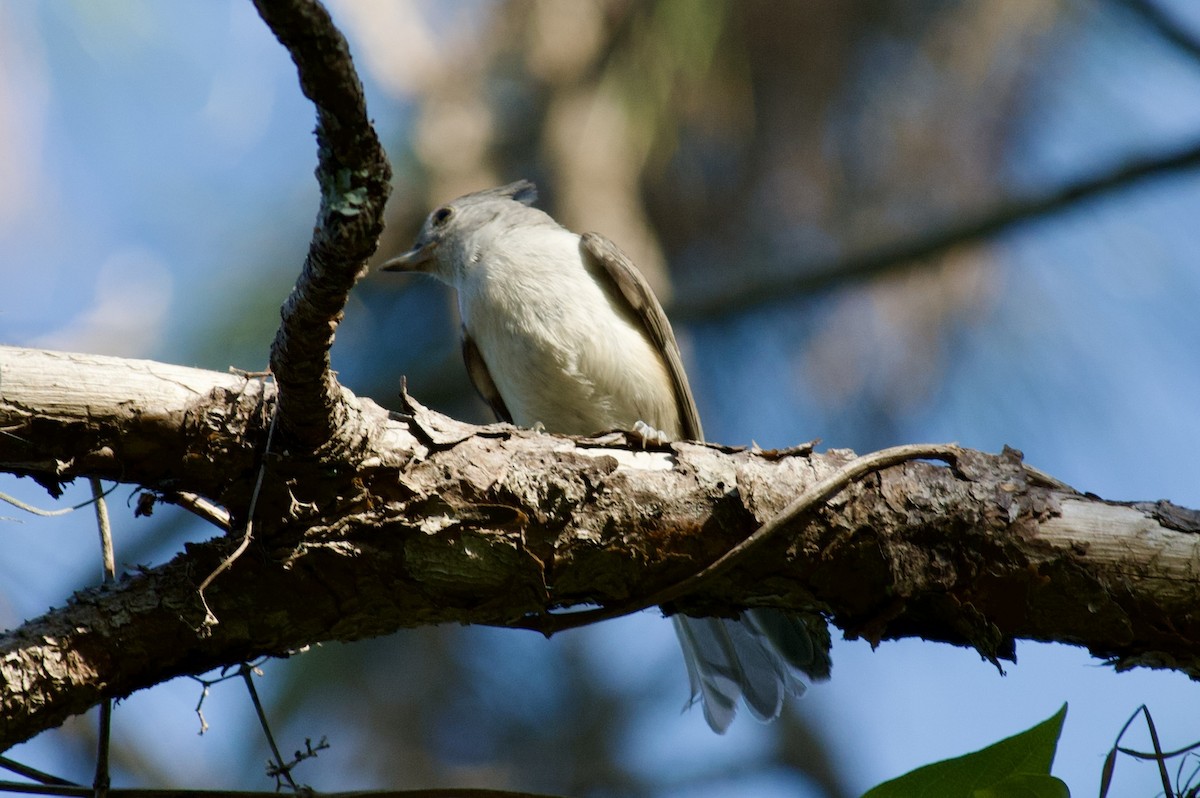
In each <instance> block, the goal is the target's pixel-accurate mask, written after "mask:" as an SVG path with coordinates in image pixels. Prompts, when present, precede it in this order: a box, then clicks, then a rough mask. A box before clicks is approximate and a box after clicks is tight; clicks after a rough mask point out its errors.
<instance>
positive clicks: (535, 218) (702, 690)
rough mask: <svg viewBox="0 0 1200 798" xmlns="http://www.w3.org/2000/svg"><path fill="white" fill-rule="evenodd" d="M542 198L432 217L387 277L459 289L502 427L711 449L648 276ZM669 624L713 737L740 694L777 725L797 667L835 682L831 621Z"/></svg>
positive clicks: (484, 383) (471, 353)
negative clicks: (644, 433)
mask: <svg viewBox="0 0 1200 798" xmlns="http://www.w3.org/2000/svg"><path fill="white" fill-rule="evenodd" d="M536 197H537V190H536V188H535V187H534V185H533V184H532V183H530V182H529V181H526V180H521V181H518V182H516V183H511V184H509V185H506V186H501V187H499V188H493V189H488V190H486V191H479V192H476V193H473V194H467V195H465V196H462V197H459V198H458V199H456V200H454V201H452V202H449V203H447V204H446V205H443V206H441V207H439V208H437V209H436V210H434V211H433V212H432V213H431V214H429V217H428V218H427V219H426V220H425V224H424V225H423V226H422V228H421V232H420V234H419V235H418V236H417V240H416V243H415V244H414V245H413V248H412V249H411V250H409V251H408V252H406V253H404V254H403V255H400V256H399V257H396V258H393V259H392V260H389V261H388V262H387V263H385V264H384V265H383V269H384V270H387V271H408V272H422V273H426V274H430V275H433V276H434V277H436V278H438V279H439V280H441V281H443V282H445V283H447V284H449V285H451V286H453V287H454V288H455V290H456V292H457V295H458V307H459V313H460V315H461V317H462V325H463V357H464V359H465V360H466V364H467V371H468V372H469V374H470V376H471V380H472V382H474V384H475V387H476V388H477V389H478V390H479V393H480V394H481V395H482V396H483V398H484V399H485V400H486V401H487V403H488V404H489V405H491V407H492V410H493V411H494V412H495V413H496V415H497V416H498V417H499V418H500V419H502V420H504V421H509V422H511V423H514V424H516V425H518V426H522V427H535V426H538V425H541V427H543V428H544V429H545V430H547V431H548V432H554V433H561V434H564V435H590V434H594V433H597V432H601V431H607V430H613V429H625V430H633V429H635V428H637V429H642V430H644V429H645V427H646V426H649V427H650V428H652V429H653V431H656V432H658V433H659V434H661V435H662V436H665V437H666V438H667V439H676V440H679V439H686V440H702V439H703V437H704V433H703V431H702V429H701V426H700V417H699V414H698V413H697V411H696V403H695V401H694V400H693V398H692V391H691V388H690V387H689V385H688V381H687V375H686V374H685V373H684V370H683V359H682V357H681V355H680V353H679V346H678V344H677V343H676V341H675V334H674V333H673V332H672V330H671V325H670V322H668V321H667V317H666V314H665V313H664V312H663V309H662V306H661V305H659V303H658V300H657V299H656V298H655V296H654V293H653V292H652V291H651V290H650V286H649V285H648V284H647V283H646V280H645V278H644V277H643V276H642V275H641V273H640V272H638V270H637V268H636V267H634V265H633V264H632V263H631V262H630V261H629V259H628V258H626V257H625V255H624V254H623V253H622V252H621V251H620V250H619V249H618V248H617V247H616V245H614V244H613V243H612V242H611V241H609V240H608V239H606V238H604V237H603V236H600V235H597V234H596V233H585V234H584V235H582V236H580V235H577V234H575V233H573V232H571V231H570V230H567V229H566V228H564V227H562V226H561V225H559V224H558V223H557V222H555V221H554V219H552V218H551V217H550V216H549V215H548V214H546V213H544V212H542V211H540V210H538V209H536V208H533V207H531V204H532V203H533V201H534V200H535V199H536ZM652 434H653V433H652ZM672 621H673V622H674V624H675V631H676V633H677V634H678V636H679V642H680V646H681V647H682V648H683V654H684V661H685V663H686V664H687V671H688V678H689V680H690V682H691V691H692V694H691V702H690V703H694V702H695V701H696V700H697V699H698V700H700V702H701V703H702V705H703V710H704V717H705V719H706V720H707V721H708V724H709V726H711V727H712V728H713V730H714V731H716V732H718V733H721V732H724V731H725V730H726V729H727V728H728V727H729V724H730V723H731V722H732V721H733V717H734V714H735V712H736V709H737V701H738V698H739V697H742V696H744V698H745V701H746V705H747V706H748V707H749V708H750V711H751V712H752V713H753V714H754V716H755V717H757V718H759V719H760V720H764V721H766V720H772V719H774V718H776V717H778V716H779V713H780V711H781V710H782V707H783V700H784V694H785V693H788V692H790V693H792V694H794V695H797V696H798V695H800V694H802V693H803V692H804V690H805V685H804V683H803V682H802V681H800V679H799V678H798V675H797V671H803V672H804V673H806V674H807V675H809V676H810V677H811V678H816V679H821V678H827V677H828V675H829V669H830V662H829V656H828V633H827V632H826V631H825V630H824V626H823V625H812V626H811V627H810V625H809V624H806V623H805V622H804V621H802V620H801V619H800V618H798V617H793V616H789V615H787V614H785V613H782V612H778V611H775V610H748V611H745V612H743V613H742V614H741V617H740V618H739V619H738V620H733V619H725V618H692V617H687V616H680V615H675V616H672ZM810 632H811V634H810ZM814 637H816V638H817V640H815V641H814V639H813V638H814Z"/></svg>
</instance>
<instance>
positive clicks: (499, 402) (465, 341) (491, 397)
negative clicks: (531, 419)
mask: <svg viewBox="0 0 1200 798" xmlns="http://www.w3.org/2000/svg"><path fill="white" fill-rule="evenodd" d="M462 352H463V360H464V361H465V362H466V364H467V374H468V375H469V376H470V377H471V382H472V383H474V384H475V390H477V391H479V395H480V396H482V397H483V401H485V402H487V403H488V406H489V407H491V408H492V412H493V413H495V414H496V418H498V419H500V420H501V421H507V422H508V423H509V424H511V423H512V413H510V412H508V408H507V407H506V406H505V405H504V399H503V398H502V397H501V396H500V391H499V389H497V388H496V383H495V382H493V381H492V374H491V372H490V371H488V367H487V363H485V362H483V355H482V354H480V352H479V347H478V346H476V345H475V341H474V340H473V339H472V338H471V334H470V333H468V332H467V328H466V327H464V328H463V331H462Z"/></svg>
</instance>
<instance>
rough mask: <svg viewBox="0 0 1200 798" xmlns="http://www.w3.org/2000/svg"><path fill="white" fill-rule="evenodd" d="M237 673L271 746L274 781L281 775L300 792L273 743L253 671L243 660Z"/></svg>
mask: <svg viewBox="0 0 1200 798" xmlns="http://www.w3.org/2000/svg"><path fill="white" fill-rule="evenodd" d="M238 673H239V674H241V677H242V680H243V681H245V683H246V690H247V691H249V693H250V701H251V703H253V704H254V712H255V714H257V715H258V723H259V725H260V726H262V730H263V735H264V736H265V737H266V738H267V745H269V746H271V755H272V756H274V757H275V762H274V765H275V767H274V768H272V772H273V773H274V775H275V779H276V782H278V780H279V777H280V776H282V777H283V780H284V781H286V782H287V784H288V786H289V787H291V788H292V792H300V787H299V786H298V785H297V784H296V782H295V780H294V779H293V778H292V771H291V768H289V767H287V766H285V765H284V763H283V755H282V754H280V753H279V746H278V745H276V744H275V735H273V734H271V724H269V723H267V713H266V712H265V711H263V705H262V701H260V700H259V698H258V690H256V689H254V678H253V676H254V671H253V670H252V669H251V667H250V666H249V665H247V664H246V663H244V662H243V663H242V666H241V668H239V669H238ZM276 786H278V785H276Z"/></svg>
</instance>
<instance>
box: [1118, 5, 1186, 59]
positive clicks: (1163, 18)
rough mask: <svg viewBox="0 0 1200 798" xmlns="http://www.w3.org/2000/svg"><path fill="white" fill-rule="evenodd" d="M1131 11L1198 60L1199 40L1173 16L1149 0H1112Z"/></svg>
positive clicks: (1176, 46)
mask: <svg viewBox="0 0 1200 798" xmlns="http://www.w3.org/2000/svg"><path fill="white" fill-rule="evenodd" d="M1113 2H1114V3H1116V4H1117V5H1119V6H1122V7H1124V8H1125V9H1127V10H1129V11H1131V12H1132V13H1133V14H1134V15H1135V16H1137V17H1138V18H1139V19H1140V20H1141V21H1142V22H1143V23H1145V24H1146V25H1147V27H1149V28H1150V29H1151V30H1153V31H1154V32H1155V33H1156V34H1158V36H1159V37H1161V38H1162V39H1163V40H1164V41H1166V42H1167V43H1168V44H1170V45H1172V46H1173V47H1175V49H1177V50H1179V51H1180V52H1182V53H1183V54H1184V55H1186V56H1187V57H1189V58H1191V59H1193V60H1194V61H1197V62H1200V40H1198V39H1197V38H1196V35H1195V34H1194V33H1193V32H1192V31H1190V30H1188V29H1187V28H1185V27H1184V26H1183V25H1181V24H1180V23H1179V21H1178V20H1176V19H1175V18H1174V17H1172V16H1171V15H1169V14H1168V13H1167V12H1166V11H1163V9H1162V8H1161V7H1160V6H1159V5H1158V3H1154V2H1151V0H1113Z"/></svg>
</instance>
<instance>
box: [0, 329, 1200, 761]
mask: <svg viewBox="0 0 1200 798" xmlns="http://www.w3.org/2000/svg"><path fill="white" fill-rule="evenodd" d="M55 386H69V388H62V387H59V388H56V387H55ZM339 396H340V397H341V401H342V403H343V406H344V409H345V416H346V418H348V419H350V420H351V424H350V427H349V429H350V430H351V431H350V432H349V433H348V435H347V439H346V440H347V441H350V440H353V441H357V443H356V444H355V445H353V446H350V445H346V446H341V445H335V446H332V447H329V449H328V452H329V453H327V454H324V455H322V456H316V455H311V454H306V453H305V452H303V451H300V452H289V451H286V450H278V451H276V452H273V453H272V454H271V456H269V457H267V458H266V460H265V461H266V469H267V470H266V478H265V481H264V488H263V495H262V498H261V499H260V502H259V505H258V511H257V512H256V515H255V519H254V522H255V530H256V531H255V536H256V537H255V543H254V545H253V546H252V547H251V549H250V550H249V551H248V552H247V553H246V554H245V555H244V556H243V557H242V558H241V559H239V560H238V561H237V562H236V563H235V564H234V565H233V567H232V568H231V569H230V570H229V571H228V572H227V573H224V574H222V575H221V576H220V577H219V578H218V579H217V580H216V581H215V582H214V584H213V585H212V586H211V587H210V588H209V590H208V591H207V592H206V597H207V599H208V602H209V604H210V605H211V607H212V609H213V612H214V613H215V614H216V616H217V618H218V621H219V623H218V624H217V625H216V626H215V627H212V628H209V629H205V628H204V627H203V624H202V621H203V618H204V613H203V608H202V606H201V604H200V601H199V598H198V595H197V592H196V586H197V584H198V583H199V581H200V580H202V579H203V578H204V577H205V576H206V575H207V574H208V573H210V572H211V571H212V569H213V568H215V567H216V565H217V564H218V563H219V562H220V561H221V559H222V558H223V557H224V556H225V555H226V554H227V553H228V552H229V551H230V550H231V549H232V548H233V546H234V545H236V542H237V540H239V539H240V533H239V530H238V528H237V527H236V526H235V530H234V532H233V533H231V535H230V536H228V537H225V536H218V537H215V538H214V539H212V540H210V541H208V542H206V543H203V544H199V545H192V546H189V547H188V548H187V549H186V550H185V551H183V552H181V553H180V554H179V555H177V556H176V557H175V559H173V560H172V561H171V562H169V563H167V564H165V565H162V566H160V567H157V568H153V569H147V570H144V571H140V572H138V573H134V574H127V575H125V577H124V578H123V579H122V580H121V581H119V582H118V583H117V584H115V585H113V586H108V587H101V588H95V589H91V590H86V591H81V592H79V593H77V594H76V595H75V596H74V597H73V598H72V599H71V600H70V601H69V602H67V603H66V604H65V605H64V606H62V607H60V608H58V609H55V610H53V611H51V612H49V613H47V614H46V615H44V616H42V617H40V618H36V619H33V620H30V621H28V622H27V623H26V624H25V625H24V626H22V627H21V628H19V629H16V630H13V631H10V632H8V633H7V634H5V635H4V636H3V637H2V638H0V680H2V683H3V684H4V685H5V688H4V690H3V693H2V695H0V703H2V706H0V749H2V748H6V747H8V746H10V745H12V744H15V743H17V742H20V741H22V740H25V739H28V738H29V737H30V736H32V735H34V734H36V733H37V732H39V731H41V730H43V729H46V728H49V727H52V726H55V725H57V724H59V723H61V722H62V721H63V720H64V719H65V718H66V717H68V716H69V715H71V714H73V713H78V712H81V711H83V710H85V709H87V708H88V707H89V706H92V705H93V704H95V703H96V702H97V701H99V700H101V699H102V698H105V697H117V696H124V695H128V694H129V693H130V692H132V691H134V690H137V689H140V688H143V687H146V686H149V685H152V684H156V683H158V682H161V681H164V680H166V679H169V678H171V677H173V676H176V675H179V674H184V673H193V674H195V673H202V672H204V671H206V670H209V669H211V668H214V667H217V666H221V665H228V664H233V663H237V662H240V661H242V660H245V659H249V658H252V657H255V656H259V655H262V654H274V655H285V654H287V653H288V652H289V651H294V650H296V649H299V648H302V647H303V646H306V645H309V644H312V643H316V642H320V641H326V640H353V639H358V638H362V637H369V636H374V635H381V634H387V633H390V632H392V631H394V630H396V629H399V628H404V627H412V626H418V625H423V624H431V623H446V622H455V623H476V624H490V625H496V626H512V625H520V624H521V623H523V622H527V621H528V620H529V619H530V618H531V617H534V616H536V615H538V614H541V613H546V612H552V611H554V610H556V609H560V608H565V607H570V606H574V605H578V604H584V603H588V604H600V605H605V604H612V603H616V602H621V601H626V600H629V599H630V598H636V597H639V596H646V595H650V594H652V593H653V592H655V591H656V590H658V589H660V588H662V587H665V586H668V585H671V584H674V583H675V582H678V581H679V580H681V579H683V578H684V577H686V576H688V575H690V574H692V573H695V572H697V571H699V570H700V569H701V568H703V567H704V566H705V565H707V564H708V563H710V562H712V561H714V560H715V559H716V558H717V557H719V556H720V555H721V554H722V553H723V552H725V551H726V550H728V549H729V548H730V547H732V546H733V545H735V544H736V543H737V542H739V541H740V540H742V539H743V538H745V537H746V536H747V535H749V534H750V533H752V532H753V531H754V530H755V529H756V528H757V527H758V526H759V525H760V524H761V523H762V522H764V521H766V520H767V519H769V518H770V517H772V516H773V515H774V514H776V513H777V512H778V511H779V510H780V509H782V508H783V507H784V506H785V505H786V504H787V503H788V501H789V500H790V499H791V498H792V497H794V496H795V495H797V494H798V493H799V492H800V491H801V490H803V489H804V487H805V486H807V485H809V484H811V483H812V482H813V481H814V480H816V479H819V478H821V477H823V476H825V475H827V474H828V473H830V472H831V471H833V470H834V469H836V468H837V467H839V466H840V465H842V464H844V463H845V462H847V461H848V460H849V459H851V458H852V457H853V456H854V455H853V453H852V452H848V451H829V452H825V453H820V454H816V453H812V452H810V450H809V449H808V448H807V447H800V448H798V449H796V450H793V451H790V452H764V451H750V450H738V449H730V448H727V447H720V446H716V445H704V444H693V443H676V444H671V445H670V446H668V447H664V448H661V449H655V450H649V451H642V450H639V449H637V448H636V447H632V448H631V447H628V446H625V445H624V442H623V441H620V442H618V443H613V442H606V441H602V440H598V439H570V438H562V437H557V436H552V435H544V434H537V433H533V432H529V431H522V430H516V429H513V428H512V427H508V426H504V425H497V426H490V427H473V426H470V425H466V424H461V423H459V422H456V421H454V420H452V419H448V418H445V417H444V416H440V415H438V414H435V413H432V412H431V411H428V410H426V409H424V408H422V407H421V406H420V405H418V404H416V403H415V402H413V401H411V400H407V407H406V413H404V414H397V413H389V412H387V411H386V410H384V409H383V408H381V407H379V406H378V405H376V404H375V403H374V402H371V401H370V400H367V399H362V398H359V397H355V396H354V395H353V394H351V393H350V392H348V391H346V390H345V389H339ZM273 401H274V388H273V386H271V385H270V383H266V382H264V381H263V380H261V379H257V378H252V377H246V376H239V375H228V374H219V373H214V372H205V371H199V370H195V369H181V368H179V367H176V366H167V365H163V364H155V363H149V362H147V361H130V360H121V359H117V358H104V357H97V356H87V355H66V354H62V353H49V352H39V351H34V350H20V349H13V348H5V347H0V428H2V429H4V430H5V431H6V433H7V434H5V435H3V436H0V468H2V469H3V470H5V471H9V472H13V473H25V474H31V475H35V476H38V477H39V478H40V479H42V480H43V481H44V482H46V483H48V484H51V485H57V484H58V483H59V482H61V481H65V480H69V479H72V478H74V477H77V476H92V475H94V476H101V477H104V478H108V479H124V480H126V481H131V482H136V483H138V484H141V485H142V486H144V487H145V488H146V489H148V490H153V491H164V492H167V491H189V492H192V493H196V494H199V495H201V496H204V497H206V498H208V499H211V500H212V501H214V502H217V503H219V504H221V505H223V506H225V507H227V508H228V509H229V510H230V511H231V513H232V515H233V517H234V518H235V519H238V518H241V517H243V516H244V514H245V506H246V505H245V503H246V501H247V497H248V494H249V486H250V484H251V483H252V482H253V477H254V474H255V463H256V462H257V461H258V459H259V451H258V450H259V449H260V448H261V442H262V441H263V440H264V438H265V423H264V419H265V418H267V416H268V408H269V406H270V404H271V403H272V402H273ZM1197 519H1198V515H1197V513H1195V511H1191V510H1187V509H1185V508H1179V507H1175V506H1173V505H1169V504H1167V503H1148V504H1117V503H1111V502H1105V501H1103V500H1100V499H1098V498H1095V497H1091V496H1085V495H1082V494H1078V493H1075V492H1074V491H1071V490H1070V489H1066V488H1064V487H1062V486H1057V485H1055V484H1052V481H1050V480H1047V479H1046V478H1044V476H1042V475H1041V474H1039V473H1037V472H1031V471H1029V470H1027V469H1026V468H1025V467H1024V465H1023V464H1022V462H1021V458H1020V454H1019V453H1018V452H1015V451H1013V450H1007V451H1005V452H1004V453H1002V454H1000V455H989V454H984V453H981V452H974V451H970V450H962V451H961V453H960V455H959V456H958V457H957V458H956V462H955V464H954V465H953V467H945V466H939V465H933V464H930V463H924V462H913V463H908V464H905V465H903V466H900V467H895V468H890V469H887V470H886V471H883V472H879V473H877V474H872V475H870V476H869V477H867V478H865V479H864V480H862V481H860V482H858V483H856V484H854V485H852V486H850V487H848V488H847V489H846V490H844V491H842V492H841V493H839V494H838V495H837V496H835V497H834V498H833V499H832V500H830V501H829V502H827V503H825V504H824V505H822V506H821V507H820V508H818V509H816V510H815V511H814V512H812V513H810V514H809V515H807V516H805V517H802V518H799V519H797V520H796V521H795V522H794V523H792V524H790V525H789V526H788V527H787V528H786V529H785V530H784V531H783V533H782V534H780V535H779V536H777V537H775V538H773V539H770V540H768V541H767V542H766V543H764V544H763V545H762V546H761V547H759V548H757V549H755V550H752V551H751V552H750V553H749V554H748V555H747V557H746V558H745V560H744V561H743V562H741V563H740V564H739V565H738V566H736V567H735V568H733V569H732V570H730V571H729V572H728V573H725V574H722V575H720V576H718V577H717V578H715V579H713V580H712V581H711V582H707V583H705V584H704V585H702V586H701V589H700V590H699V591H698V592H697V593H695V594H693V595H689V596H687V597H686V598H685V599H681V600H679V601H678V602H676V604H675V605H673V606H670V607H667V608H666V609H667V610H668V611H686V612H690V613H694V614H725V615H728V614H732V613H735V612H737V611H738V610H739V609H741V608H745V607H754V606H773V607H782V608H787V609H793V610H800V611H817V612H821V613H823V614H824V615H825V616H826V617H827V618H829V619H830V620H831V621H832V622H833V623H835V624H836V625H837V626H839V627H841V628H842V629H843V630H844V631H845V633H846V634H847V635H849V636H861V637H865V638H867V639H869V640H871V641H872V642H878V641H880V640H884V639H890V638H896V637H904V636H919V637H923V638H925V639H930V640H943V641H947V642H951V643H956V644H960V645H970V646H973V647H975V648H976V649H977V650H979V652H980V653H981V654H982V655H983V656H985V657H987V658H989V659H992V660H996V659H1000V658H1011V656H1012V651H1013V641H1014V640H1015V639H1016V638H1028V639H1034V640H1055V641H1061V642H1067V643H1073V644H1077V645H1082V646H1085V647H1087V648H1088V649H1089V650H1091V651H1092V652H1093V653H1094V654H1095V655H1096V656H1099V657H1102V658H1104V659H1106V660H1111V661H1112V662H1114V663H1115V664H1116V665H1117V667H1119V668H1125V667H1132V666H1135V665H1146V666H1152V667H1170V668H1175V669H1178V670H1181V671H1184V672H1186V673H1188V674H1191V675H1193V676H1195V675H1197V674H1200V647H1198V641H1200V622H1198V619H1197V616H1196V611H1195V608H1196V607H1197V606H1200V602H1198V600H1197V599H1198V598H1200V595H1198V594H1200V586H1198V579H1197V577H1198V573H1200V545H1198V542H1200V538H1197V537H1196V535H1195V532H1196V531H1197V529H1198V528H1200V523H1197Z"/></svg>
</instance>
